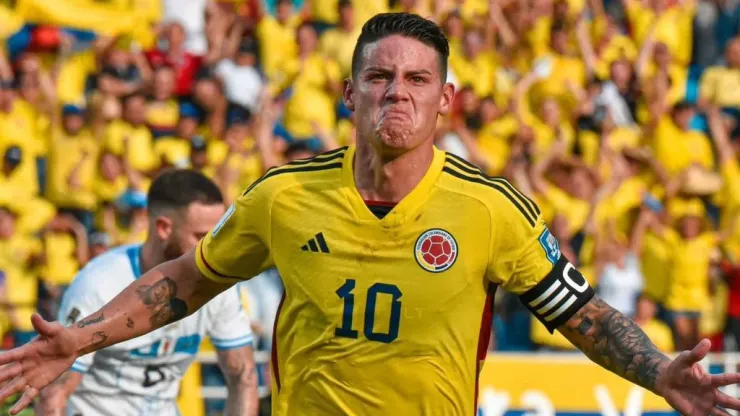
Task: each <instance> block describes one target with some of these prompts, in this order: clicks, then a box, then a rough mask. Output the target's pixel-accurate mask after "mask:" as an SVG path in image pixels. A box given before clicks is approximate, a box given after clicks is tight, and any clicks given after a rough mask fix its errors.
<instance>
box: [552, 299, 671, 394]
mask: <svg viewBox="0 0 740 416" xmlns="http://www.w3.org/2000/svg"><path fill="white" fill-rule="evenodd" d="M559 330H560V332H562V333H563V335H565V337H566V338H568V339H569V340H570V342H572V343H573V345H575V346H576V347H578V348H580V349H581V350H582V351H583V352H584V353H585V354H586V355H587V356H588V357H589V358H590V359H591V360H593V361H594V362H596V363H597V364H599V365H601V366H602V367H604V368H606V369H608V370H610V371H612V372H614V373H615V374H618V375H620V376H622V377H624V378H626V379H627V380H630V381H632V382H634V383H637V384H638V385H640V386H642V387H645V388H646V389H649V390H651V391H655V389H656V379H657V377H658V374H659V373H660V371H661V370H662V369H663V368H664V367H665V366H667V365H668V363H669V362H670V359H669V358H668V357H666V356H665V355H664V354H662V353H661V352H660V351H658V349H657V348H656V347H655V345H653V343H652V342H651V341H650V339H649V338H648V337H647V335H645V333H644V332H643V331H642V329H640V327H639V326H637V325H636V324H635V323H634V322H632V321H631V320H630V319H629V318H627V317H626V316H624V315H622V314H621V313H620V312H619V311H617V310H615V309H614V308H612V307H611V306H609V305H607V304H606V303H605V302H604V301H602V300H601V299H598V298H593V299H592V300H591V301H590V302H589V303H588V304H586V305H585V306H584V307H583V308H581V310H580V311H578V312H577V313H576V314H575V315H574V316H573V317H572V318H571V319H570V320H569V321H568V322H567V323H566V324H565V325H563V327H561V328H560V329H559Z"/></svg>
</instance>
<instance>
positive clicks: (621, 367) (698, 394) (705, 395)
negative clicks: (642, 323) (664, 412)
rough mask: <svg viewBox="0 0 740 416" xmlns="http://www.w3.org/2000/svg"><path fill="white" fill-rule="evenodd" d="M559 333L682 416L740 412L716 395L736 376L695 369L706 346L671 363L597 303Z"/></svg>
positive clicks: (739, 404)
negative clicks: (655, 395)
mask: <svg viewBox="0 0 740 416" xmlns="http://www.w3.org/2000/svg"><path fill="white" fill-rule="evenodd" d="M559 331H560V332H561V333H562V334H563V335H565V337H566V338H568V340H569V341H570V342H571V343H573V345H575V346H576V347H578V348H579V349H580V350H581V351H583V352H584V353H585V354H586V355H587V356H588V357H589V358H590V359H591V360H592V361H594V362H595V363H597V364H599V365H600V366H602V367H604V368H605V369H607V370H609V371H611V372H613V373H615V374H617V375H619V376H621V377H623V378H625V379H627V380H629V381H631V382H633V383H635V384H637V385H640V386H642V387H644V388H646V389H648V390H650V391H652V392H654V393H655V394H657V395H659V396H662V397H663V398H665V400H666V401H667V402H668V403H669V404H670V405H671V406H673V407H674V408H675V409H676V410H678V411H679V412H680V413H681V414H685V415H713V416H729V413H727V412H726V411H725V410H723V409H722V408H727V409H740V400H738V399H736V398H733V397H730V396H728V395H727V394H725V393H722V392H721V391H719V387H721V386H726V385H729V384H736V383H738V382H740V374H719V375H709V374H707V372H706V371H705V370H704V369H703V368H702V367H701V365H699V361H701V360H702V359H703V358H704V357H705V356H706V355H707V353H709V348H710V347H711V343H710V342H709V341H707V340H704V341H702V342H701V343H699V345H697V346H696V348H694V349H693V350H692V351H684V352H682V353H681V354H680V355H679V356H678V357H676V358H675V359H674V360H671V359H670V358H668V357H667V356H666V355H664V354H663V353H661V352H660V351H658V349H657V348H656V347H655V345H654V344H653V343H652V342H651V341H650V339H649V338H648V337H647V335H645V333H644V332H643V331H642V329H640V327H639V326H637V324H635V323H634V322H632V321H631V320H630V319H629V318H628V317H626V316H625V315H623V314H621V313H620V312H619V311H617V310H615V309H614V308H612V307H611V306H609V305H608V304H606V302H604V301H603V300H601V299H599V298H597V297H594V298H592V299H591V300H590V301H589V302H588V303H587V304H586V305H584V306H583V307H582V308H581V309H580V310H579V311H578V312H576V313H575V315H573V316H572V317H571V318H570V319H569V320H568V321H567V322H566V323H565V324H564V325H562V326H561V327H560V328H559Z"/></svg>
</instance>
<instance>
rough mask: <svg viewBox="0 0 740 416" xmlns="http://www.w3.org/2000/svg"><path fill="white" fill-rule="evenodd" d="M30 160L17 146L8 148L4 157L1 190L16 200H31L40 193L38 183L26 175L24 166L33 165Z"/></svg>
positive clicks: (0, 174) (0, 180) (0, 173)
mask: <svg viewBox="0 0 740 416" xmlns="http://www.w3.org/2000/svg"><path fill="white" fill-rule="evenodd" d="M28 159H29V158H28V157H27V156H26V155H25V154H24V151H23V150H22V149H21V147H20V146H15V145H13V146H9V147H8V148H6V150H5V153H4V155H3V160H2V170H0V188H2V190H3V192H4V193H10V194H11V195H12V198H13V199H14V200H21V201H25V200H30V199H32V198H34V197H35V196H36V194H37V192H38V183H37V182H36V181H35V180H33V177H32V178H29V177H28V176H27V175H25V171H24V166H26V165H28V164H31V163H33V162H31V161H29V160H28ZM29 179H30V181H29Z"/></svg>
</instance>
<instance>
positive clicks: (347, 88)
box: [342, 78, 355, 111]
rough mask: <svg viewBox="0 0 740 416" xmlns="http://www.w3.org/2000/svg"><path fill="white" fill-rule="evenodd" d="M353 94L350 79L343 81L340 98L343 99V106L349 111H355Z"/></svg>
mask: <svg viewBox="0 0 740 416" xmlns="http://www.w3.org/2000/svg"><path fill="white" fill-rule="evenodd" d="M353 94H354V89H353V87H352V79H351V78H347V79H345V80H344V85H343V86H342V98H344V105H346V106H347V108H348V109H349V110H350V111H355V100H354V97H353Z"/></svg>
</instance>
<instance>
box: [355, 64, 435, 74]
mask: <svg viewBox="0 0 740 416" xmlns="http://www.w3.org/2000/svg"><path fill="white" fill-rule="evenodd" d="M365 72H376V73H381V74H392V73H393V72H394V71H393V69H391V68H383V67H379V66H369V67H367V68H365ZM415 75H430V76H431V75H432V71H430V70H428V69H426V68H421V69H412V70H408V71H405V72H404V76H415Z"/></svg>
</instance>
